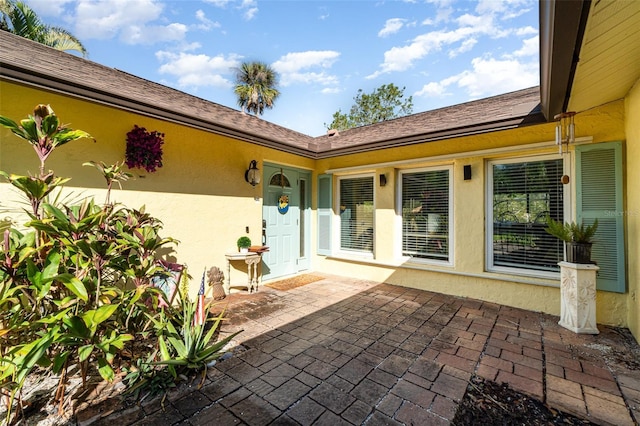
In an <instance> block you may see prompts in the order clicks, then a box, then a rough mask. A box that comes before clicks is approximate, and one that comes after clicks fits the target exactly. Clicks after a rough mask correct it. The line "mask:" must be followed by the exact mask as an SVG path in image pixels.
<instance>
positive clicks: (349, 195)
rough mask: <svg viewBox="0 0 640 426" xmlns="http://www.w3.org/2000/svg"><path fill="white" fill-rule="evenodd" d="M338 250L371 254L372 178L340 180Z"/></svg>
mask: <svg viewBox="0 0 640 426" xmlns="http://www.w3.org/2000/svg"><path fill="white" fill-rule="evenodd" d="M339 212H340V248H341V249H342V250H352V251H359V252H367V253H372V252H373V213H374V211H373V177H372V176H367V177H356V178H342V179H340V205H339Z"/></svg>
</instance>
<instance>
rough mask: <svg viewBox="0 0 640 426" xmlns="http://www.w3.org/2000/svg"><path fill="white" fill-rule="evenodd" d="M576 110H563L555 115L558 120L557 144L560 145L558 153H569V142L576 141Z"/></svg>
mask: <svg viewBox="0 0 640 426" xmlns="http://www.w3.org/2000/svg"><path fill="white" fill-rule="evenodd" d="M575 115H576V113H575V112H572V111H569V112H563V113H561V114H558V115H556V116H555V117H553V118H554V119H555V120H558V124H557V125H556V145H558V153H559V154H560V155H562V154H568V153H569V144H572V143H574V142H575V141H576V125H575V123H574V121H573V117H574V116H575Z"/></svg>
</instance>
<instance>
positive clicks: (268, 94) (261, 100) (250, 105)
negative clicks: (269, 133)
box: [234, 62, 280, 115]
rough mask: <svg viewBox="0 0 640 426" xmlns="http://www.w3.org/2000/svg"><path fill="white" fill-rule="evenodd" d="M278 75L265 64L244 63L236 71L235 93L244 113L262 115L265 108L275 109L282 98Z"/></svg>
mask: <svg viewBox="0 0 640 426" xmlns="http://www.w3.org/2000/svg"><path fill="white" fill-rule="evenodd" d="M277 85H278V74H277V73H276V72H275V70H274V69H273V68H271V67H270V66H269V65H267V64H265V63H264V62H243V63H242V65H241V66H240V68H238V69H237V70H236V86H235V89H234V92H235V94H236V96H237V97H238V105H239V106H240V107H241V108H242V112H245V110H246V111H248V112H249V113H253V114H255V115H258V114H260V115H262V114H263V113H264V109H265V108H273V103H274V101H275V100H276V99H277V98H278V96H280V92H279V91H278V89H277Z"/></svg>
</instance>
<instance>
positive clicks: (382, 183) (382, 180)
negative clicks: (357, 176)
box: [380, 173, 387, 186]
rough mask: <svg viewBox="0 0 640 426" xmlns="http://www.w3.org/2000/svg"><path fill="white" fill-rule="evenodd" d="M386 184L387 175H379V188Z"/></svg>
mask: <svg viewBox="0 0 640 426" xmlns="http://www.w3.org/2000/svg"><path fill="white" fill-rule="evenodd" d="M386 184H387V175H386V174H385V173H382V174H381V175H380V186H385V185H386Z"/></svg>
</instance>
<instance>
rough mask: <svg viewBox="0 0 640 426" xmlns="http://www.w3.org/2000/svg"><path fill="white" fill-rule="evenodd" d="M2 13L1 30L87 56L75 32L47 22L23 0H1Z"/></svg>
mask: <svg viewBox="0 0 640 426" xmlns="http://www.w3.org/2000/svg"><path fill="white" fill-rule="evenodd" d="M0 15H1V16H2V19H1V20H0V30H3V31H8V32H10V33H13V34H15V35H18V36H20V37H24V38H28V39H29V40H33V41H36V42H38V43H41V44H44V45H45V46H49V47H53V48H54V49H57V50H61V51H67V50H75V51H77V52H80V53H81V54H82V56H87V50H86V49H85V47H84V46H83V45H82V43H81V42H80V40H78V39H77V38H76V37H75V36H74V35H73V34H71V33H70V32H69V31H67V30H65V29H64V28H60V27H54V26H51V25H47V24H45V23H44V22H42V20H41V19H40V17H39V16H38V14H37V13H35V12H34V10H33V9H31V8H30V7H29V6H27V5H26V4H25V3H23V2H21V1H15V0H0Z"/></svg>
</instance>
